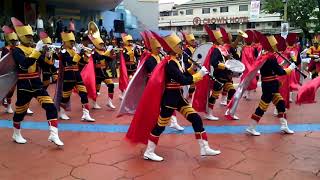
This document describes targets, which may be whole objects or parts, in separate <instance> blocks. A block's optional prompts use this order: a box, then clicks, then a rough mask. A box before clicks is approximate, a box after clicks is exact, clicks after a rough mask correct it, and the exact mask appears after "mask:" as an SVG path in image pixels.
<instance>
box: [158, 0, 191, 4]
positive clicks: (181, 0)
mask: <svg viewBox="0 0 320 180" xmlns="http://www.w3.org/2000/svg"><path fill="white" fill-rule="evenodd" d="M187 1H190V0H159V2H160V3H167V2H175V3H176V4H181V3H184V2H187Z"/></svg>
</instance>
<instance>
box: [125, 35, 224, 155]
mask: <svg viewBox="0 0 320 180" xmlns="http://www.w3.org/2000/svg"><path fill="white" fill-rule="evenodd" d="M154 35H155V36H156V38H157V40H158V41H159V42H160V43H161V45H162V46H163V47H164V49H165V50H166V51H167V52H168V56H167V57H166V58H165V59H164V60H162V61H161V63H160V64H159V65H158V66H157V67H156V68H155V69H154V71H153V73H152V76H151V77H150V79H149V81H148V85H147V87H146V89H145V91H144V94H143V97H142V99H141V101H140V103H139V106H138V108H137V111H136V114H135V116H134V119H133V120H132V123H131V125H130V128H129V131H128V133H127V138H128V139H129V140H131V141H132V142H141V143H147V148H146V150H145V152H144V159H148V160H152V161H163V157H160V156H158V155H157V154H156V153H155V152H154V151H155V148H156V146H157V144H158V141H159V137H160V135H161V134H162V132H163V131H164V130H165V127H166V125H167V124H168V123H169V120H170V117H171V115H172V114H173V112H174V111H175V110H178V111H180V113H182V114H183V115H184V116H185V117H186V118H187V120H188V121H190V122H191V123H192V127H193V129H194V131H195V135H196V139H197V140H198V142H199V145H200V154H201V155H202V156H210V155H212V156H213V155H218V154H220V151H218V150H213V149H211V148H210V147H209V144H208V139H207V134H206V132H205V130H204V128H203V124H202V120H201V117H200V116H199V115H198V114H197V113H196V112H195V111H194V109H193V108H192V107H191V105H190V104H189V102H188V101H187V100H186V99H184V97H183V95H182V89H181V86H183V85H190V84H192V83H195V82H198V81H200V80H201V79H202V77H203V76H205V75H206V74H208V71H207V69H206V68H205V67H203V68H202V69H201V70H200V71H199V72H197V73H195V74H193V75H191V74H190V73H193V72H190V73H189V72H184V70H183V68H182V67H181V64H180V63H181V62H179V60H178V56H181V55H182V52H183V50H182V48H181V40H180V38H179V37H178V36H177V35H176V34H175V33H172V34H171V35H168V36H165V37H163V38H161V37H160V36H159V35H157V34H155V33H154ZM190 71H191V70H190ZM163 90H164V91H163ZM148 95H152V96H153V98H155V99H156V100H157V101H152V102H150V97H148ZM147 101H148V103H152V104H153V105H150V106H149V107H148V109H146V107H145V106H144V104H145V103H147ZM160 102H161V103H160ZM154 105H155V106H154ZM160 106H161V108H160ZM159 109H161V110H160V114H159ZM157 116H158V119H157Z"/></svg>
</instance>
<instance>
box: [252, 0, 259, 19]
mask: <svg viewBox="0 0 320 180" xmlns="http://www.w3.org/2000/svg"><path fill="white" fill-rule="evenodd" d="M259 15H260V1H257V0H252V1H251V8H250V20H252V19H259Z"/></svg>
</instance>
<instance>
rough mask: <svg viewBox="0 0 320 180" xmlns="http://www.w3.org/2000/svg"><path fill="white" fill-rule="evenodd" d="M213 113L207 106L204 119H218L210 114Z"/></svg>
mask: <svg viewBox="0 0 320 180" xmlns="http://www.w3.org/2000/svg"><path fill="white" fill-rule="evenodd" d="M212 114H213V110H212V109H211V108H209V110H208V113H207V114H206V115H205V119H207V120H210V121H218V120H219V118H218V117H216V116H214V115H212Z"/></svg>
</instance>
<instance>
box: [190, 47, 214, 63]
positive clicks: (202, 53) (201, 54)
mask: <svg viewBox="0 0 320 180" xmlns="http://www.w3.org/2000/svg"><path fill="white" fill-rule="evenodd" d="M212 45H213V44H212V43H204V44H201V45H200V46H198V47H197V48H196V49H195V51H194V53H193V55H192V59H193V60H195V61H197V62H198V63H199V64H201V65H203V63H204V61H205V60H206V57H207V55H208V52H209V51H210V49H211V47H212Z"/></svg>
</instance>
